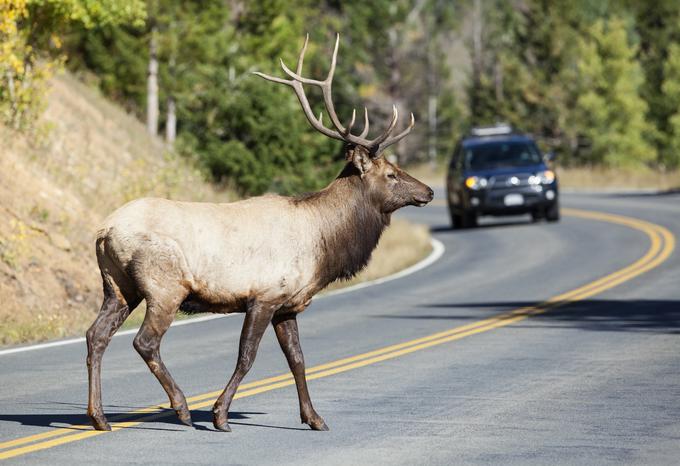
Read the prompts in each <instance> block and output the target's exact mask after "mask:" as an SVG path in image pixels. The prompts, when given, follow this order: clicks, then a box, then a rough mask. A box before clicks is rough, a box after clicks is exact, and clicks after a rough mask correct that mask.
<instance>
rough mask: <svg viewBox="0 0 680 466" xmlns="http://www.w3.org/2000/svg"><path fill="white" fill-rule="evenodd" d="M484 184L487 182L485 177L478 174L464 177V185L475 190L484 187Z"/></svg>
mask: <svg viewBox="0 0 680 466" xmlns="http://www.w3.org/2000/svg"><path fill="white" fill-rule="evenodd" d="M486 184H487V181H486V178H482V177H479V176H468V177H467V178H466V179H465V186H467V187H468V188H470V189H473V190H475V191H477V190H478V189H482V188H486Z"/></svg>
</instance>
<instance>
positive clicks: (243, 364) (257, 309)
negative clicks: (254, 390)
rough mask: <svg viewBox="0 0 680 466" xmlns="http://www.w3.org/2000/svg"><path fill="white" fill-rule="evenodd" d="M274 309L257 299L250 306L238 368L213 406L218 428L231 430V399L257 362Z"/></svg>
mask: <svg viewBox="0 0 680 466" xmlns="http://www.w3.org/2000/svg"><path fill="white" fill-rule="evenodd" d="M274 310H275V307H273V306H271V305H267V304H263V303H259V302H257V301H255V302H253V303H251V304H249V306H248V310H247V311H246V317H245V320H244V322H243V329H242V330H241V339H240V342H239V348H238V360H237V361H236V369H235V370H234V373H233V374H232V376H231V379H230V380H229V383H228V384H227V386H226V388H225V389H224V391H223V392H222V394H221V395H220V396H219V398H217V401H216V402H215V406H213V424H214V426H215V428H216V429H219V430H222V431H224V432H230V431H231V429H230V428H229V423H228V419H227V414H228V412H229V405H231V400H232V399H233V398H234V394H236V389H238V386H239V384H240V383H241V380H243V377H245V376H246V374H247V373H248V371H249V370H250V368H251V367H252V366H253V362H255V356H256V354H257V348H258V347H259V346H260V340H261V339H262V335H263V334H264V331H265V329H266V328H267V325H269V322H271V320H272V315H273V314H274Z"/></svg>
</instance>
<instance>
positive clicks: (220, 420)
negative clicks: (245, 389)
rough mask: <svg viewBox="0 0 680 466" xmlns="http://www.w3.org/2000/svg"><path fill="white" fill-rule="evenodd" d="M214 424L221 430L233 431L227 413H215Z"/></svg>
mask: <svg viewBox="0 0 680 466" xmlns="http://www.w3.org/2000/svg"><path fill="white" fill-rule="evenodd" d="M213 426H215V429H217V430H221V431H222V432H231V428H230V427H229V422H227V416H226V415H223V414H219V413H214V414H213Z"/></svg>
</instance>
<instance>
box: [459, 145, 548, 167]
mask: <svg viewBox="0 0 680 466" xmlns="http://www.w3.org/2000/svg"><path fill="white" fill-rule="evenodd" d="M463 157H464V164H465V168H466V169H467V170H488V169H491V168H506V167H507V168H511V167H526V166H529V165H538V164H539V163H541V162H542V160H541V154H540V153H539V152H538V149H537V148H536V146H535V145H534V144H531V143H527V142H509V141H493V142H489V143H484V144H479V145H475V146H472V147H467V148H465V149H464V154H463Z"/></svg>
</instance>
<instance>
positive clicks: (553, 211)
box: [545, 201, 560, 222]
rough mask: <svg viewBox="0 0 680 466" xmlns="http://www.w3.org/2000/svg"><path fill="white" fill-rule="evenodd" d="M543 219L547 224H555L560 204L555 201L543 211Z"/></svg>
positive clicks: (558, 217) (558, 215)
mask: <svg viewBox="0 0 680 466" xmlns="http://www.w3.org/2000/svg"><path fill="white" fill-rule="evenodd" d="M545 219H546V220H547V221H549V222H557V221H559V219H560V204H559V202H557V201H555V202H553V203H552V204H550V205H549V206H548V207H547V208H546V209H545Z"/></svg>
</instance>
